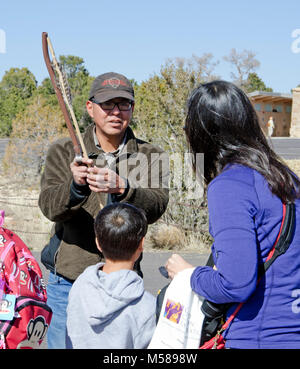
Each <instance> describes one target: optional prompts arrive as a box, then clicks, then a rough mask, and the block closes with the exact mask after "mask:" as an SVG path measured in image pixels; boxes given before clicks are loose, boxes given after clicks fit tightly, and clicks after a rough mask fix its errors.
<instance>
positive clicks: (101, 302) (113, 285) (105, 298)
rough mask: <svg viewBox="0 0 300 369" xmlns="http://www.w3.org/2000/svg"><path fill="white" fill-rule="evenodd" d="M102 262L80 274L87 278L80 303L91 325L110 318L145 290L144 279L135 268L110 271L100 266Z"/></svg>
mask: <svg viewBox="0 0 300 369" xmlns="http://www.w3.org/2000/svg"><path fill="white" fill-rule="evenodd" d="M102 265H103V263H98V264H96V265H93V266H90V267H88V268H87V269H86V271H85V273H83V274H82V275H81V276H80V277H79V278H82V279H85V281H83V280H82V281H81V282H85V283H84V285H85V286H86V288H84V290H82V291H81V293H80V298H81V304H80V305H81V307H82V313H83V314H84V316H85V317H86V319H87V320H88V322H89V324H90V325H91V326H95V325H98V324H100V323H101V324H103V323H105V322H106V321H108V320H110V319H111V318H112V317H113V316H114V315H116V314H117V313H118V312H119V311H120V310H122V309H123V308H124V307H125V306H128V305H130V304H132V303H134V301H135V300H137V299H139V298H140V297H141V296H142V295H143V293H144V284H143V280H142V278H140V277H139V276H138V275H137V274H136V273H135V272H134V271H132V270H119V271H117V272H112V273H109V274H107V273H104V272H103V271H102V270H101V269H99V268H101V266H102ZM86 301H89V304H86Z"/></svg>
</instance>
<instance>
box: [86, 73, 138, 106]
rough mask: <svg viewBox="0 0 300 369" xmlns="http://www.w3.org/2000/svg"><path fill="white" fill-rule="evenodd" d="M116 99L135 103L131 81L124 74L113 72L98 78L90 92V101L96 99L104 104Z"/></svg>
mask: <svg viewBox="0 0 300 369" xmlns="http://www.w3.org/2000/svg"><path fill="white" fill-rule="evenodd" d="M115 97H124V98H125V99H128V100H130V101H134V90H133V87H132V84H131V83H130V81H129V80H128V79H127V78H126V77H125V76H123V75H122V74H118V73H113V72H110V73H104V74H101V75H100V76H98V77H96V78H95V80H94V82H93V84H92V87H91V90H90V97H89V100H91V99H93V98H94V99H95V100H97V101H98V102H99V103H102V102H105V101H107V100H110V99H113V98H115Z"/></svg>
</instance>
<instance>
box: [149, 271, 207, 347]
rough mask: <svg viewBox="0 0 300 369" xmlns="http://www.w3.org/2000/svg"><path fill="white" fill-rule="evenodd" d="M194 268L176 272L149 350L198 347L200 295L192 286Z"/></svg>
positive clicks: (201, 299)
mask: <svg viewBox="0 0 300 369" xmlns="http://www.w3.org/2000/svg"><path fill="white" fill-rule="evenodd" d="M194 269H195V268H188V269H185V270H183V271H182V272H179V273H177V274H176V276H175V277H174V278H173V280H172V281H171V283H170V285H169V287H168V288H167V290H166V293H165V296H164V301H163V304H162V309H161V312H160V317H159V321H158V323H157V326H156V329H155V331H154V335H153V337H152V340H151V342H150V344H149V346H148V349H197V348H199V344H200V338H201V331H202V324H203V319H204V314H203V313H202V311H201V305H202V302H203V297H201V296H199V295H197V294H196V293H195V292H193V291H192V289H191V285H190V279H191V275H192V273H193V271H194Z"/></svg>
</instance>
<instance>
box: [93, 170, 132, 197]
mask: <svg viewBox="0 0 300 369" xmlns="http://www.w3.org/2000/svg"><path fill="white" fill-rule="evenodd" d="M87 172H88V175H87V179H86V181H87V183H88V184H89V186H90V189H91V190H92V191H94V192H104V193H117V194H123V193H124V191H125V186H126V183H125V181H124V180H123V178H122V177H120V176H119V175H118V174H117V173H116V172H114V171H113V170H111V169H109V168H98V167H92V168H88V169H87Z"/></svg>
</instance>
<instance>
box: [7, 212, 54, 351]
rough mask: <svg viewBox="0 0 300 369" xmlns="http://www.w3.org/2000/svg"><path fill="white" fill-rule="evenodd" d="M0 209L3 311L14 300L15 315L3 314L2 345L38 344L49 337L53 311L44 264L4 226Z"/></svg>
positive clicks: (22, 346)
mask: <svg viewBox="0 0 300 369" xmlns="http://www.w3.org/2000/svg"><path fill="white" fill-rule="evenodd" d="M3 221H4V211H0V313H3V312H4V313H5V312H6V311H7V307H8V306H10V305H11V304H12V302H10V301H9V299H8V298H7V296H9V295H14V296H15V298H16V300H15V306H14V316H13V318H12V319H11V320H4V319H3V320H1V319H2V317H1V318H0V348H9V349H14V348H37V347H38V346H39V345H40V344H41V342H42V340H43V338H44V337H45V334H46V331H47V329H48V326H49V324H50V322H51V318H52V311H51V308H50V307H49V306H48V305H47V292H46V287H45V284H44V281H43V276H42V272H41V269H40V266H39V264H38V262H37V261H36V259H35V258H34V256H33V255H32V253H31V251H30V250H29V249H28V247H27V246H26V245H25V243H24V242H23V241H22V240H21V239H20V237H18V236H17V235H16V234H15V233H14V232H12V231H10V230H8V229H5V228H3V227H2V225H3Z"/></svg>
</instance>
